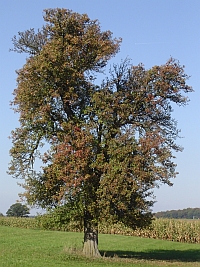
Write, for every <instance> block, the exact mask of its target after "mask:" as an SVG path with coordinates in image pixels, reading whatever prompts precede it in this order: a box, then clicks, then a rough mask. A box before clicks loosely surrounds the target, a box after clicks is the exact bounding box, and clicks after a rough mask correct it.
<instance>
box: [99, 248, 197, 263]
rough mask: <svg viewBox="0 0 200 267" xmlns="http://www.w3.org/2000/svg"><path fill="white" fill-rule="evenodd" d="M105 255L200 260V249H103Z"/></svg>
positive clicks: (150, 258) (148, 258)
mask: <svg viewBox="0 0 200 267" xmlns="http://www.w3.org/2000/svg"><path fill="white" fill-rule="evenodd" d="M101 254H102V255H104V256H105V257H119V258H132V259H140V260H141V259H143V260H164V261H182V262H200V250H199V249H198V250H185V251H183V250H162V249H158V250H153V249H152V250H148V251H146V252H135V251H123V250H115V251H106V252H103V251H101Z"/></svg>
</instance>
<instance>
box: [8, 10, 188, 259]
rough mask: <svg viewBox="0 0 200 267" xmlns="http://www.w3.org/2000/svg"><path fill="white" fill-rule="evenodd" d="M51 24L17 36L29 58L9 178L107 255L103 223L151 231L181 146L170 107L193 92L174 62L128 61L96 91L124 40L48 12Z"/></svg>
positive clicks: (88, 248) (87, 248)
mask: <svg viewBox="0 0 200 267" xmlns="http://www.w3.org/2000/svg"><path fill="white" fill-rule="evenodd" d="M44 20H45V21H46V24H45V25H44V26H43V28H42V29H41V30H38V32H36V33H35V31H34V30H33V29H31V30H28V31H25V32H20V33H19V36H18V37H16V36H15V37H14V38H13V43H14V49H13V50H14V51H17V52H20V53H21V52H26V53H28V54H29V57H28V58H27V60H26V63H25V64H24V66H23V68H22V69H20V70H18V71H17V74H18V78H17V88H16V89H15V90H14V100H13V102H12V105H13V108H14V109H15V111H16V112H18V113H19V115H20V118H19V122H20V127H19V128H16V129H15V130H14V131H13V132H12V137H11V138H12V143H13V146H12V148H11V150H10V154H11V157H12V161H11V164H10V167H9V173H10V174H11V175H13V176H14V177H15V178H23V179H24V183H22V186H23V188H24V189H25V192H24V193H23V194H22V195H21V196H22V197H25V198H26V200H27V201H28V203H29V204H32V205H38V206H40V207H43V208H45V207H49V208H54V207H58V206H62V205H64V206H65V208H66V210H67V211H68V214H69V220H76V221H79V222H80V224H81V223H82V224H83V227H84V246H83V252H84V254H87V255H92V256H100V253H99V251H98V223H99V222H100V221H103V220H106V221H108V222H111V223H112V222H116V221H121V222H123V223H124V224H126V225H127V226H130V227H132V228H135V227H145V226H147V225H148V224H149V223H150V222H151V219H152V213H151V210H150V208H151V207H152V205H153V203H154V201H153V199H151V197H153V192H152V190H153V188H155V187H158V186H159V185H160V184H161V183H166V184H168V185H171V184H172V183H171V178H174V177H175V176H176V171H175V167H176V165H175V163H174V162H173V158H174V156H173V153H172V152H173V151H181V147H179V146H178V145H177V144H176V143H175V140H176V138H177V137H178V130H177V125H176V121H175V120H174V119H173V118H172V117H171V113H172V106H171V103H175V104H178V105H185V104H186V103H187V101H188V99H187V98H186V97H185V96H184V93H188V92H190V91H192V89H191V87H189V86H188V85H187V84H186V80H187V78H188V76H187V75H186V74H185V73H184V67H182V66H180V64H179V62H177V61H175V60H174V59H170V60H169V61H167V63H166V64H164V65H161V66H154V67H152V68H151V69H149V70H146V69H145V68H144V66H143V65H142V64H140V65H138V66H132V65H131V63H130V61H129V60H128V59H126V60H124V61H122V62H121V64H119V65H114V66H113V67H112V68H111V70H110V74H109V76H108V77H105V79H104V80H103V81H102V83H101V84H100V85H97V84H95V82H96V73H99V72H102V70H103V68H104V67H105V66H106V64H107V61H108V60H109V59H110V58H111V57H112V56H114V55H115V54H116V53H117V51H118V50H119V45H120V42H121V40H120V39H113V38H112V33H111V32H109V31H105V32H102V31H101V29H100V26H99V22H98V21H97V20H90V19H89V18H88V16H87V15H80V14H77V13H73V12H72V11H70V10H66V9H48V10H45V14H44ZM47 145H48V147H47ZM46 147H47V149H46V150H45V148H46ZM44 150H45V152H44ZM38 160H40V161H41V168H40V169H39V170H38V169H37V168H34V166H35V165H36V166H37V165H38Z"/></svg>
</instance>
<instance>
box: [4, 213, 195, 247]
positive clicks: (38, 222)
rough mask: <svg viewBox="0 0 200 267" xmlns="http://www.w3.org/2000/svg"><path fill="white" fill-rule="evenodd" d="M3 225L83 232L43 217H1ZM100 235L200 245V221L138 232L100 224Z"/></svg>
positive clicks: (162, 222)
mask: <svg viewBox="0 0 200 267" xmlns="http://www.w3.org/2000/svg"><path fill="white" fill-rule="evenodd" d="M1 225H4V226H11V227H20V228H32V229H48V230H58V231H81V230H80V228H79V227H78V225H76V224H75V223H73V224H62V225H61V224H58V222H57V221H53V220H51V221H49V220H48V218H47V217H44V219H43V216H39V217H38V218H37V217H36V218H14V217H0V226H1ZM99 233H101V234H120V235H129V236H139V237H146V238H154V239H162V240H170V241H176V242H185V243H200V220H178V219H155V220H153V222H152V224H151V226H150V227H149V228H146V229H136V230H132V229H131V228H128V227H126V226H124V225H123V224H121V223H117V224H113V225H106V224H100V225H99Z"/></svg>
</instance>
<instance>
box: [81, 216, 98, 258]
mask: <svg viewBox="0 0 200 267" xmlns="http://www.w3.org/2000/svg"><path fill="white" fill-rule="evenodd" d="M83 254H84V255H85V256H87V257H101V254H100V252H99V249H98V224H95V223H93V222H92V221H91V220H90V219H89V218H88V217H87V216H86V218H85V219H84V245H83Z"/></svg>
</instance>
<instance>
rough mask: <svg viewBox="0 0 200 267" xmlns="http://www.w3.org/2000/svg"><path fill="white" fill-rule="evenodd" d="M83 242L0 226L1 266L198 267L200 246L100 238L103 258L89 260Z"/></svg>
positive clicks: (77, 237) (73, 236)
mask: <svg viewBox="0 0 200 267" xmlns="http://www.w3.org/2000/svg"><path fill="white" fill-rule="evenodd" d="M82 239H83V235H82V234H81V233H67V232H56V231H44V230H32V229H20V228H12V227H6V226H1V227H0V266H2V267H10V266H13V267H29V266H31V267H36V266H37V267H54V266H56V267H64V266H65V267H66V266H69V267H71V266H72V267H73V266H76V267H79V266H80V267H85V266H90V267H97V266H102V267H103V266H124V267H125V266H134V267H138V266H140V267H147V266H200V244H186V243H177V242H171V241H162V240H154V239H146V238H139V237H131V236H120V235H100V236H99V249H100V251H101V253H102V255H104V257H102V259H89V258H84V257H82V256H81V255H80V253H79V250H81V246H82ZM74 248H76V251H75V252H73V253H71V250H73V251H74Z"/></svg>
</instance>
